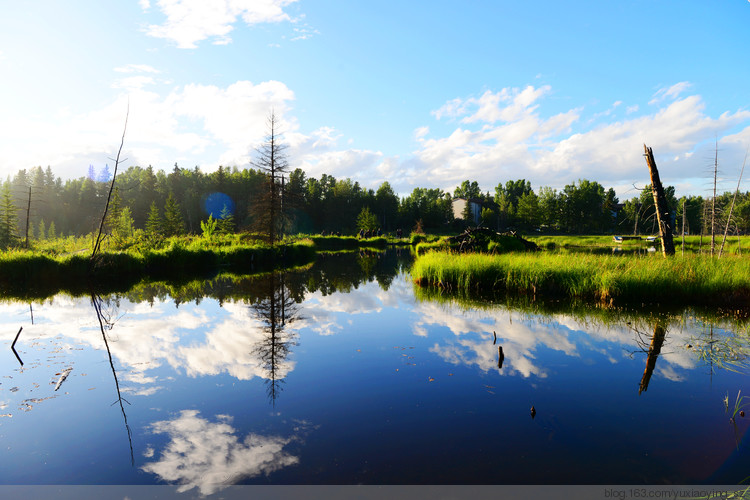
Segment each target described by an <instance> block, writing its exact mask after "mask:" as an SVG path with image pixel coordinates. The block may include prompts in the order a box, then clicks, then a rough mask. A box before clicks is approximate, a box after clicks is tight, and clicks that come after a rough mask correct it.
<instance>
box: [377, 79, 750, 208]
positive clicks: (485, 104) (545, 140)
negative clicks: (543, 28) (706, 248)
mask: <svg viewBox="0 0 750 500" xmlns="http://www.w3.org/2000/svg"><path fill="white" fill-rule="evenodd" d="M689 87H690V84H689V83H687V82H682V83H678V84H676V85H673V86H671V87H668V88H665V89H663V90H662V91H660V92H659V95H660V96H661V98H662V99H666V98H668V97H669V98H671V100H669V101H668V102H665V103H664V104H663V105H662V106H661V107H659V108H658V109H657V110H656V111H654V112H653V113H651V114H649V115H643V116H638V117H632V118H630V119H625V120H620V121H610V122H609V123H605V124H602V125H598V126H594V127H593V128H589V129H586V128H585V125H586V124H588V123H589V120H581V118H582V117H583V109H582V108H580V107H576V108H573V109H570V110H568V111H563V112H560V113H557V114H555V115H552V116H548V117H546V116H545V115H544V112H543V111H544V108H543V105H542V104H541V102H540V99H541V98H542V97H543V96H544V95H546V94H548V93H550V88H549V87H542V88H539V89H535V88H533V87H526V88H525V89H524V90H523V91H520V90H518V89H503V90H501V91H499V92H490V91H487V92H485V93H484V94H483V95H482V96H481V97H479V98H469V99H453V100H451V101H448V102H447V103H446V104H445V105H443V106H442V107H440V108H439V109H438V110H437V111H435V112H433V115H434V116H435V118H437V119H442V118H446V117H448V118H452V119H455V120H459V121H460V122H461V123H462V126H460V127H458V128H455V129H454V130H453V131H452V132H449V133H448V134H447V135H444V136H443V137H434V134H431V135H432V136H433V137H431V138H429V139H428V138H426V135H420V136H419V137H420V138H419V140H418V143H419V148H418V149H417V150H416V151H415V152H414V155H415V161H416V164H417V167H416V170H418V171H420V176H419V177H418V185H420V186H430V187H440V188H442V189H445V190H452V189H453V187H455V186H456V185H458V184H459V183H460V182H461V181H462V180H464V179H472V180H477V181H478V182H479V184H480V187H481V188H482V189H483V190H488V189H489V190H491V189H492V188H493V187H494V186H495V185H497V183H498V182H504V181H505V180H507V179H516V178H525V179H527V180H530V181H531V182H532V185H533V186H534V188H535V189H536V188H538V187H540V186H551V187H555V188H561V187H563V186H564V185H566V184H570V183H573V182H575V181H576V180H577V179H579V178H587V179H591V180H597V181H599V182H600V183H602V184H603V185H604V186H605V187H609V186H613V187H614V186H617V185H628V186H629V185H631V184H632V183H633V182H642V181H644V180H645V181H646V182H647V177H648V175H647V170H646V169H645V167H644V162H643V158H642V153H643V144H644V143H647V144H648V145H649V146H651V147H652V148H653V149H654V152H655V153H656V154H657V155H658V157H657V161H658V162H660V170H662V180H663V181H665V182H667V183H676V182H678V181H680V180H682V179H685V178H688V177H700V176H701V175H702V172H703V168H704V166H705V165H703V164H702V163H700V157H701V155H694V154H693V153H694V152H695V151H696V149H697V148H700V147H702V144H703V143H704V142H705V141H707V140H709V139H711V138H713V137H715V136H717V135H718V136H719V137H721V134H722V133H726V132H728V131H730V130H732V129H733V128H735V127H737V126H742V125H743V124H746V123H747V122H748V121H749V120H750V112H748V111H744V110H738V111H736V112H734V113H730V112H726V113H723V114H722V115H720V116H718V117H711V116H708V115H706V114H705V112H704V108H705V105H704V103H703V101H702V99H701V97H700V96H698V95H689V96H684V97H681V98H678V96H679V95H680V94H681V93H683V92H685V90H687V89H688V88H689ZM620 105H621V103H620V102H619V101H618V102H616V103H615V104H614V105H613V107H612V108H611V109H610V110H609V111H608V112H606V113H603V114H601V115H594V116H595V117H597V116H598V117H601V116H607V115H613V111H614V109H615V108H617V107H619V106H620ZM636 110H637V106H630V107H628V108H627V109H626V112H627V113H628V114H630V113H634V112H635V111H636ZM610 120H611V118H610ZM747 139H750V127H748V128H746V129H745V131H743V132H739V133H737V134H734V135H731V136H727V137H726V138H725V139H724V140H722V143H723V144H731V145H732V150H731V151H727V159H731V161H734V162H736V158H737V157H738V156H739V154H738V153H737V151H735V150H739V144H740V143H742V142H743V141H745V140H747ZM676 156H679V157H680V159H681V160H680V167H679V168H678V167H677V166H676V165H674V162H673V161H672V158H674V157H676ZM739 163H741V157H740V158H739ZM392 171H393V172H395V173H396V175H399V177H400V179H394V180H392V181H391V183H392V184H394V185H399V184H400V182H399V181H405V182H406V181H411V179H407V175H409V174H407V173H406V169H404V172H403V173H400V172H399V169H397V168H396V169H392ZM618 194H619V193H618Z"/></svg>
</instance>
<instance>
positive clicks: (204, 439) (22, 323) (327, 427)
mask: <svg viewBox="0 0 750 500" xmlns="http://www.w3.org/2000/svg"><path fill="white" fill-rule="evenodd" d="M409 261H410V256H409V255H408V252H404V253H403V254H397V253H396V252H395V251H389V252H388V253H383V254H378V253H372V254H362V255H360V254H356V253H355V254H343V255H327V256H323V257H320V258H319V260H318V261H317V262H316V263H315V264H313V265H312V266H311V267H309V268H307V269H300V270H295V271H290V272H286V273H283V274H273V275H265V276H261V277H252V278H251V277H246V278H241V279H240V278H236V277H235V278H219V279H215V280H210V281H206V282H192V283H186V284H181V285H171V286H167V285H164V284H149V285H141V286H138V287H136V288H134V289H133V290H131V291H130V292H128V293H125V294H119V295H112V296H105V297H100V296H98V295H95V294H94V295H92V296H90V297H75V298H74V297H69V296H64V295H60V296H56V297H52V298H50V299H48V300H46V301H44V302H43V303H33V304H29V303H20V302H14V301H13V300H12V299H7V300H5V301H4V302H3V303H2V304H0V323H1V325H0V332H2V333H1V334H0V335H1V336H0V341H1V342H2V344H1V345H2V350H1V351H0V352H1V353H2V354H0V444H1V445H2V446H1V447H0V484H6V485H7V484H32V485H41V484H171V485H181V491H192V492H193V493H201V494H210V493H216V492H220V491H221V490H222V489H223V488H225V487H226V486H227V485H231V484H360V483H361V484H737V483H739V482H740V481H742V480H743V479H744V478H745V477H746V476H748V475H750V459H749V456H750V450H749V449H748V443H747V440H748V439H745V433H746V430H747V427H748V422H749V421H750V416H748V417H745V418H742V417H740V416H739V414H737V415H736V417H735V419H734V420H733V421H732V420H730V417H731V416H732V414H733V413H734V408H735V402H736V401H737V399H738V397H737V395H738V392H739V391H741V392H740V403H747V402H750V399H744V400H742V399H741V398H742V396H743V395H750V384H748V376H747V372H746V367H745V359H746V354H747V353H748V352H749V350H748V343H747V339H748V334H747V330H746V326H744V325H742V324H739V325H737V324H732V323H731V322H722V321H719V320H715V319H710V320H700V319H698V318H696V317H695V315H694V314H691V313H690V312H689V311H687V312H683V313H680V314H673V315H671V316H669V317H658V318H657V317H655V316H648V315H639V314H637V313H634V312H631V313H627V314H625V313H618V315H607V314H604V313H603V312H601V311H596V310H591V311H590V312H586V309H585V308H581V307H578V308H567V309H566V306H565V305H558V307H557V308H556V309H554V310H551V312H550V311H546V312H543V311H541V310H539V311H537V310H535V309H534V308H533V307H524V308H518V307H511V306H508V305H504V304H502V303H497V302H494V303H493V302H484V303H482V302H467V301H465V300H457V299H451V298H449V297H429V296H427V295H425V294H424V293H423V292H422V291H420V290H415V287H414V286H413V284H412V283H411V280H410V278H409V275H408V266H409ZM98 313H99V314H98ZM100 321H101V322H100ZM19 328H22V330H21V332H20V334H18V332H19ZM17 334H18V338H17V341H16V344H15V352H14V350H12V349H11V344H12V342H13V341H14V339H16V336H17ZM499 348H502V355H500V349H499ZM21 363H23V364H21ZM725 398H727V399H728V409H727V405H725V402H724V400H725ZM532 407H533V408H534V412H532V410H531V408H532ZM747 410H748V411H749V412H750V407H748V408H747ZM532 413H533V415H532Z"/></svg>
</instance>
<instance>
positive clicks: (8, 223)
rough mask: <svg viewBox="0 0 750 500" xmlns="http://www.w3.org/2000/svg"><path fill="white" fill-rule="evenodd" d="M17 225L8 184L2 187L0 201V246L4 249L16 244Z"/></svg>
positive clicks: (16, 214)
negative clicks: (0, 198) (0, 199)
mask: <svg viewBox="0 0 750 500" xmlns="http://www.w3.org/2000/svg"><path fill="white" fill-rule="evenodd" d="M17 225H18V213H17V212H16V206H15V205H14V204H13V195H12V194H11V192H10V184H9V183H5V185H4V186H3V195H2V201H0V246H3V247H5V248H7V247H9V246H11V245H13V244H15V243H16V241H17V239H18V236H17V235H16V230H17Z"/></svg>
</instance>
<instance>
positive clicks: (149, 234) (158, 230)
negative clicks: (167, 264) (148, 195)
mask: <svg viewBox="0 0 750 500" xmlns="http://www.w3.org/2000/svg"><path fill="white" fill-rule="evenodd" d="M163 226H164V221H163V220H162V218H161V215H160V214H159V209H158V208H157V206H156V202H155V201H154V202H151V208H150V209H149V211H148V218H147V219H146V239H147V240H148V241H149V242H150V243H152V244H154V243H156V242H158V241H159V240H160V239H161V237H162V235H163V234H162V229H163Z"/></svg>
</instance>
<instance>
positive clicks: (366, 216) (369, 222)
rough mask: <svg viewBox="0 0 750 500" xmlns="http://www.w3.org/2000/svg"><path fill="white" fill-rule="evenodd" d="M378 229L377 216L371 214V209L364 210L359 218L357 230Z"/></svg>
mask: <svg viewBox="0 0 750 500" xmlns="http://www.w3.org/2000/svg"><path fill="white" fill-rule="evenodd" d="M377 228H378V218H377V217H375V214H373V213H372V212H370V208H369V207H365V208H363V209H362V210H361V211H360V212H359V215H358V216H357V229H364V230H365V231H369V230H375V229H377Z"/></svg>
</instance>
